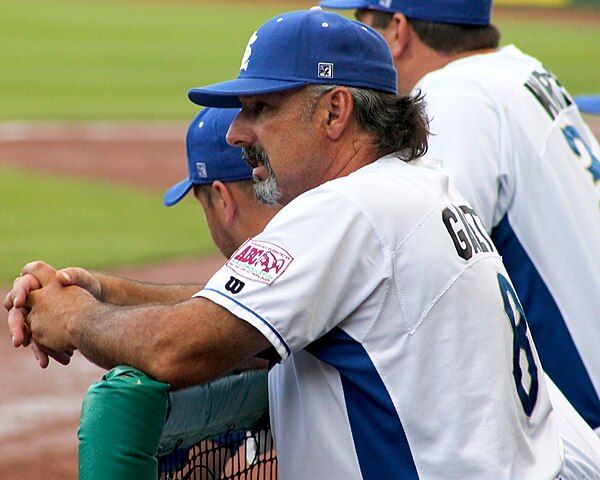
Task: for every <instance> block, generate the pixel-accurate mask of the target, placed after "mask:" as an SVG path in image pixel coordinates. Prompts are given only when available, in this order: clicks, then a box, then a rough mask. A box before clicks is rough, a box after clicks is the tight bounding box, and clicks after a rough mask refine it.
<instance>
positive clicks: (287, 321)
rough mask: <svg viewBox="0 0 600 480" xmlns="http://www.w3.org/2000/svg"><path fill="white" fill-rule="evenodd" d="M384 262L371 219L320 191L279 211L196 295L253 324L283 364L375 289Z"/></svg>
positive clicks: (337, 196)
mask: <svg viewBox="0 0 600 480" xmlns="http://www.w3.org/2000/svg"><path fill="white" fill-rule="evenodd" d="M382 257H383V253H382V248H381V246H380V240H379V237H378V236H377V234H376V232H375V230H374V229H373V228H372V226H371V224H370V222H369V221H368V219H367V218H366V217H365V216H364V215H362V214H361V212H360V211H359V210H358V209H357V208H354V207H353V206H352V205H351V201H350V200H349V199H347V198H345V197H344V196H343V195H340V194H339V193H336V192H332V191H329V190H327V189H324V188H322V187H321V188H319V189H316V190H313V191H311V192H307V193H306V194H304V195H302V196H300V197H298V198H297V199H296V200H294V201H293V202H291V203H290V204H289V205H287V206H286V207H285V208H283V209H282V210H281V211H280V212H279V213H278V214H277V215H276V216H275V217H274V219H273V220H272V221H271V222H270V223H269V225H268V226H267V228H266V229H265V230H264V231H263V232H262V233H261V234H260V235H258V236H257V237H255V238H252V239H249V240H247V241H246V242H245V243H244V244H243V245H242V246H241V247H240V248H239V249H238V250H237V251H236V252H235V253H234V254H233V255H232V256H231V258H230V259H229V260H228V262H227V263H226V265H224V266H223V267H222V268H221V269H220V270H219V271H218V272H217V273H216V274H215V275H214V276H213V277H212V278H211V279H210V280H209V282H208V283H207V284H206V286H205V288H204V289H203V290H201V291H200V292H198V293H197V294H196V295H197V296H202V297H205V298H208V299H209V300H211V301H213V302H215V303H217V304H219V305H221V306H222V307H224V308H226V309H227V310H229V311H230V312H231V313H232V314H234V315H235V316H237V317H238V318H240V319H242V320H245V321H247V322H249V323H250V324H252V325H253V326H254V327H255V328H257V329H258V330H259V331H260V332H261V333H262V334H263V335H264V336H265V337H266V338H267V339H268V340H269V341H270V342H271V343H272V344H273V346H274V347H275V349H276V350H277V352H278V353H279V355H280V357H281V359H282V360H285V359H286V358H287V357H288V356H289V355H290V353H292V352H294V351H297V350H300V349H302V348H304V347H305V346H306V345H308V344H309V343H311V342H312V341H314V340H315V339H317V338H319V337H321V336H322V335H324V334H325V333H327V332H328V331H329V330H331V329H332V328H333V327H335V326H336V325H339V324H340V323H341V322H343V321H344V319H345V318H347V317H348V316H349V315H350V314H351V313H352V312H353V311H354V310H356V309H357V308H358V307H359V305H360V304H361V302H363V301H364V299H365V298H366V297H367V296H368V294H369V292H370V291H372V290H373V289H374V288H377V285H378V282H379V278H380V276H381V269H382V266H381V263H382ZM365 323H366V324H368V321H367V322H365ZM365 328H368V325H366V326H365Z"/></svg>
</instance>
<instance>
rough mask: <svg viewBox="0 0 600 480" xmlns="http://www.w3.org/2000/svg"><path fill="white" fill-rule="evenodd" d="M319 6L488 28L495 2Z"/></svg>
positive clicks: (417, 0) (350, 0)
mask: <svg viewBox="0 0 600 480" xmlns="http://www.w3.org/2000/svg"><path fill="white" fill-rule="evenodd" d="M319 5H320V6H321V7H325V8H333V9H336V8H337V9H353V8H369V9H372V10H380V11H382V12H390V13H395V12H398V13H401V14H403V15H405V16H406V17H408V18H413V19H415V20H422V21H424V22H436V23H455V24H459V25H481V26H483V25H488V24H489V23H490V15H491V10H492V0H322V1H321V2H320V3H319Z"/></svg>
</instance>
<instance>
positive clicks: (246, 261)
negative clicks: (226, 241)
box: [227, 239, 294, 285]
mask: <svg viewBox="0 0 600 480" xmlns="http://www.w3.org/2000/svg"><path fill="white" fill-rule="evenodd" d="M293 260H294V259H293V258H292V256H291V255H290V254H289V253H288V252H286V251H285V250H284V249H283V248H281V247H280V246H278V245H275V244H273V243H269V242H261V241H257V240H253V239H250V240H246V242H245V243H244V244H243V245H242V246H241V247H240V248H239V249H238V250H237V251H236V252H235V253H234V254H233V255H232V256H231V258H230V259H229V261H228V262H227V266H228V267H229V268H231V269H232V270H233V271H234V272H236V273H237V274H239V275H241V276H242V277H245V278H250V279H252V280H257V281H259V282H263V283H266V284H268V285H270V284H272V283H273V282H274V281H275V280H276V279H277V278H278V277H280V276H281V275H282V274H283V272H284V271H285V269H286V268H287V267H288V266H289V264H290V263H292V261H293Z"/></svg>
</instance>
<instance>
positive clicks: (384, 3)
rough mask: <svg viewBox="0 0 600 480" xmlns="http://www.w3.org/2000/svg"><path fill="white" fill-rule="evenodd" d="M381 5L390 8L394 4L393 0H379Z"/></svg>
mask: <svg viewBox="0 0 600 480" xmlns="http://www.w3.org/2000/svg"><path fill="white" fill-rule="evenodd" d="M379 6H380V7H383V8H390V7H391V6H392V0H379Z"/></svg>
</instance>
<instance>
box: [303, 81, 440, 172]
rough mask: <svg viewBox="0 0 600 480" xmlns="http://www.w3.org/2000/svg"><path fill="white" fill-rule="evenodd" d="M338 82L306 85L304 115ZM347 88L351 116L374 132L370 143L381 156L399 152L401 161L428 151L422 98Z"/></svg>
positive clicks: (427, 128) (309, 113) (311, 112)
mask: <svg viewBox="0 0 600 480" xmlns="http://www.w3.org/2000/svg"><path fill="white" fill-rule="evenodd" d="M337 87H338V85H309V86H308V87H306V88H307V94H308V96H309V97H311V100H312V101H311V102H310V103H309V106H308V109H307V112H306V113H307V118H310V117H311V116H312V114H313V113H314V109H315V106H316V104H317V101H318V100H319V98H320V97H321V96H323V95H325V94H326V93H327V92H329V91H331V90H333V89H334V88H337ZM344 88H347V89H348V90H349V91H350V93H351V95H352V99H353V101H354V111H353V114H354V118H355V119H356V121H357V122H358V125H359V127H361V128H362V129H364V130H365V131H366V132H368V133H371V134H372V135H373V138H374V141H373V144H374V145H375V147H376V148H377V150H378V153H379V154H380V155H381V156H383V155H387V154H390V153H394V152H398V154H399V157H400V158H401V159H402V160H404V161H410V160H413V159H415V158H418V157H422V156H423V155H424V154H425V153H426V152H427V137H428V135H429V124H428V120H427V116H426V115H425V101H424V99H423V97H422V96H421V95H420V94H419V95H416V96H409V95H407V96H398V95H394V94H391V93H384V92H378V91H375V90H366V89H363V88H356V87H344Z"/></svg>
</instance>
